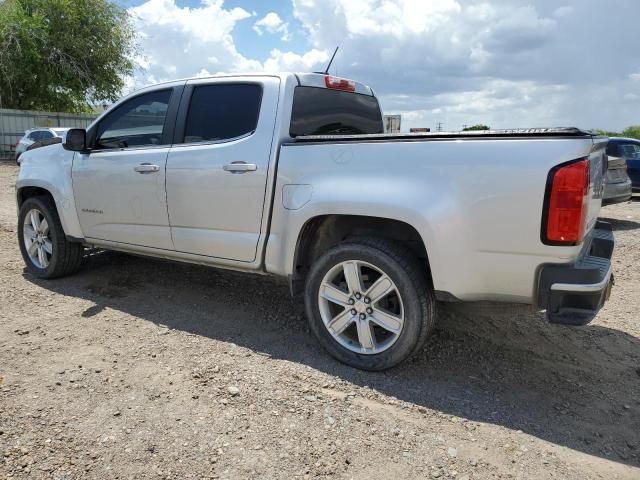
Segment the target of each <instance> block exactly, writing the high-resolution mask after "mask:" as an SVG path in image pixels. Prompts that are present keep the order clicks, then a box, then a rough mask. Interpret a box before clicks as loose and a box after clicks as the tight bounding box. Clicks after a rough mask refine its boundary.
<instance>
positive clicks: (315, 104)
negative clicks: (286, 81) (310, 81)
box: [289, 87, 384, 137]
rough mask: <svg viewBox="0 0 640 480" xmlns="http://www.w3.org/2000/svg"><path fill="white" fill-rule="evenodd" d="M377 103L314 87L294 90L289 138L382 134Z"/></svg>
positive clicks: (362, 97) (355, 95) (368, 96)
mask: <svg viewBox="0 0 640 480" xmlns="http://www.w3.org/2000/svg"><path fill="white" fill-rule="evenodd" d="M383 131H384V130H383V126H382V113H381V112H380V106H379V105H378V100H377V99H376V98H375V97H372V96H370V95H361V94H359V93H351V92H344V91H340V90H331V89H327V88H317V87H296V89H295V93H294V95H293V111H292V113H291V125H290V127H289V135H291V136H292V137H297V136H300V135H330V134H334V135H349V134H376V133H382V132H383Z"/></svg>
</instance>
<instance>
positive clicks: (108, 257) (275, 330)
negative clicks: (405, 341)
mask: <svg viewBox="0 0 640 480" xmlns="http://www.w3.org/2000/svg"><path fill="white" fill-rule="evenodd" d="M16 174H17V169H16V167H15V166H13V165H11V164H10V163H8V162H4V163H0V265H1V269H0V275H1V278H0V282H1V285H0V478H5V477H6V478H34V479H41V478H54V479H67V478H68V479H75V478H100V479H103V478H104V479H111V478H135V479H142V478H153V479H156V478H157V479H160V478H171V479H173V478H176V479H178V478H180V479H182V478H242V479H244V478H283V479H285V478H286V479H289V478H322V477H325V478H326V477H331V478H334V477H335V478H356V479H359V478H363V479H364V478H367V479H368V478H372V477H373V478H395V479H404V478H443V479H444V478H457V479H458V480H465V479H472V478H473V479H485V478H487V479H488V478H568V479H580V480H582V479H586V478H604V479H612V478H620V479H632V478H634V479H638V478H640V308H639V307H640V201H639V200H640V198H638V197H636V198H635V201H634V202H630V203H627V204H623V205H617V206H610V207H606V208H604V209H603V211H602V216H603V217H605V218H607V219H610V221H611V222H612V223H613V225H614V228H615V230H616V237H617V240H618V247H617V250H616V253H615V257H614V258H615V278H616V287H615V288H614V290H613V293H612V296H611V301H610V302H609V303H608V304H607V305H606V307H605V308H604V309H603V310H602V312H601V313H600V315H599V316H598V317H597V318H596V320H595V321H594V322H593V323H592V324H591V325H589V326H587V327H583V328H569V327H560V326H553V325H548V324H546V323H545V322H544V320H543V316H542V315H540V314H537V313H530V314H525V313H519V314H513V313H512V314H504V315H502V316H500V317H498V316H491V317H490V316H487V315H486V314H484V315H483V314H480V313H476V314H464V315H463V314H460V313H454V312H451V311H448V312H443V314H442V319H441V325H440V328H439V330H438V332H437V334H436V335H435V336H434V337H433V338H432V339H431V340H430V341H429V343H428V345H427V346H426V348H425V349H424V351H423V352H422V353H421V354H420V355H418V356H417V358H414V359H413V360H412V361H410V362H406V363H404V364H402V365H401V366H399V367H397V368H395V369H392V370H390V371H387V372H384V373H366V372H361V371H357V370H353V369H350V368H348V367H345V366H343V365H341V364H339V363H337V362H335V361H334V360H333V359H331V358H330V357H329V356H327V355H326V354H325V353H324V352H323V351H322V350H321V349H320V347H319V346H318V345H317V344H316V342H315V341H314V339H313V338H312V336H311V334H310V333H309V331H308V329H307V325H306V321H305V320H304V319H303V317H302V315H301V314H300V313H298V312H299V308H298V307H297V306H295V305H294V304H293V303H292V301H291V300H290V298H289V295H288V291H287V288H286V286H285V285H283V284H282V283H279V282H277V281H275V280H273V279H270V278H264V277H258V276H245V275H241V274H237V273H231V272H224V271H219V270H214V269H207V268H203V267H198V266H192V265H182V264H175V263H168V262H163V261H159V260H152V259H145V258H140V257H134V256H130V255H124V254H119V253H102V254H96V255H93V256H92V257H91V258H90V259H89V260H88V261H87V264H86V266H85V267H84V268H83V270H82V271H81V272H80V273H79V274H77V275H75V276H73V277H69V278H64V279H59V280H55V281H40V280H37V279H34V278H32V277H30V276H28V275H26V274H25V273H24V269H23V263H22V259H21V257H20V254H19V251H18V247H17V242H16V232H15V230H16V219H15V201H14V189H13V184H14V181H15V176H16Z"/></svg>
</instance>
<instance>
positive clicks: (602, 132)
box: [594, 128, 620, 137]
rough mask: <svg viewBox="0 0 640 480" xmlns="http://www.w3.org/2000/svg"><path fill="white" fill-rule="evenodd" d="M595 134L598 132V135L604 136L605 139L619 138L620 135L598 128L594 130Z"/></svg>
mask: <svg viewBox="0 0 640 480" xmlns="http://www.w3.org/2000/svg"><path fill="white" fill-rule="evenodd" d="M594 132H596V133H597V134H598V135H603V136H605V137H619V136H620V133H618V132H611V131H609V130H602V129H600V128H596V129H595V130H594Z"/></svg>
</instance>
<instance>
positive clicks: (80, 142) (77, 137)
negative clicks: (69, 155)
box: [62, 128, 87, 152]
mask: <svg viewBox="0 0 640 480" xmlns="http://www.w3.org/2000/svg"><path fill="white" fill-rule="evenodd" d="M62 145H63V146H64V148H66V149H67V150H71V151H72V152H85V151H86V150H87V131H86V130H85V129H84V128H71V129H70V130H69V131H68V132H67V136H66V138H65V140H64V142H63V144H62Z"/></svg>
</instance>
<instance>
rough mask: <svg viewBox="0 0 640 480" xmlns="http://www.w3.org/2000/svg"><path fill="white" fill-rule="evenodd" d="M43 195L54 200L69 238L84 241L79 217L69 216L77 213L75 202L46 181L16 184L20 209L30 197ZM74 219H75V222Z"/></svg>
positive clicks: (17, 203) (18, 207)
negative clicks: (71, 217) (72, 217)
mask: <svg viewBox="0 0 640 480" xmlns="http://www.w3.org/2000/svg"><path fill="white" fill-rule="evenodd" d="M41 196H45V197H48V198H50V199H51V200H52V201H53V205H54V206H55V209H56V213H57V214H58V218H59V219H60V224H61V226H62V230H63V231H64V232H65V235H66V236H67V238H68V239H69V240H72V241H79V242H80V241H82V240H83V235H82V232H81V231H80V228H79V224H78V220H77V217H76V218H75V219H71V220H70V218H69V217H70V216H72V215H73V214H75V204H74V203H73V202H72V201H70V200H69V199H66V198H65V197H62V198H61V195H60V194H59V192H57V191H56V189H55V188H54V187H53V186H52V185H49V184H47V183H46V182H34V181H22V182H18V184H17V185H16V205H17V209H18V211H19V210H20V207H21V206H22V204H23V203H24V202H25V201H26V200H28V199H29V198H33V197H41ZM73 220H75V222H74V221H73Z"/></svg>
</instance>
